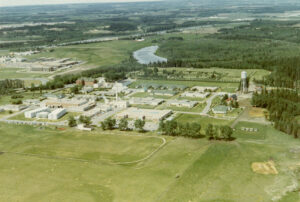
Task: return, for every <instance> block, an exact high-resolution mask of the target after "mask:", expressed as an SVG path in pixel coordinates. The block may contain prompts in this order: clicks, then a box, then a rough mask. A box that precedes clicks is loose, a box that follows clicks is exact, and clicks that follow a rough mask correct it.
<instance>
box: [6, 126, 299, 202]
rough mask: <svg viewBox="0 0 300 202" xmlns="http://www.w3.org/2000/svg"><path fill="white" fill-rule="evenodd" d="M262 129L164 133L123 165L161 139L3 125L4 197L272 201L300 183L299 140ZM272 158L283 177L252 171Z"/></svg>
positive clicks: (290, 197)
mask: <svg viewBox="0 0 300 202" xmlns="http://www.w3.org/2000/svg"><path fill="white" fill-rule="evenodd" d="M247 124H248V123H241V124H240V125H238V126H237V127H241V126H242V125H247ZM255 127H259V128H264V129H263V130H260V131H259V134H260V135H261V134H262V133H264V137H263V138H259V139H253V138H251V137H249V138H247V134H244V136H245V137H243V138H239V134H238V133H239V132H238V131H236V132H235V136H236V137H238V139H237V140H236V141H234V142H215V141H212V142H209V141H207V140H206V139H200V140H194V139H188V138H180V137H179V138H172V137H165V138H166V141H167V144H166V145H164V146H163V147H162V148H161V149H160V150H158V152H157V153H154V155H153V156H151V157H150V158H149V159H148V160H145V161H141V162H140V163H133V164H129V165H116V164H115V163H120V162H125V161H135V160H139V159H142V158H144V157H145V156H148V155H149V154H151V153H152V152H153V151H155V150H156V149H157V148H158V147H159V146H160V145H162V139H160V138H158V137H160V136H156V135H154V136H150V135H151V134H144V135H142V136H135V133H133V132H132V133H128V135H126V134H127V133H123V132H119V131H113V132H102V131H95V132H91V133H83V132H78V131H74V130H71V129H66V130H65V131H58V130H55V129H51V128H39V127H36V128H34V127H30V126H13V125H4V124H0V139H1V141H0V148H1V150H0V151H2V152H1V155H0V165H1V166H0V178H1V181H2V183H1V184H2V185H1V186H0V201H30V202H35V201H39V202H40V201H67V202H69V201H249V202H250V201H251V202H252V201H271V199H273V198H276V197H281V196H282V195H284V193H285V192H286V191H287V187H289V186H290V185H292V184H293V183H296V182H297V183H298V181H297V178H295V174H297V173H296V171H295V170H290V169H288V168H289V166H292V165H295V164H296V163H299V161H298V159H297V158H296V159H295V158H293V154H291V153H289V149H290V148H293V147H296V146H297V145H299V141H295V140H294V139H292V138H290V137H289V136H287V135H285V134H282V133H280V132H278V131H276V130H274V129H272V128H269V127H266V126H261V125H257V124H256V125H255ZM262 141H263V142H262ZM270 158H272V159H273V160H274V161H275V164H276V167H277V169H278V171H279V174H278V175H260V174H255V173H253V172H252V170H251V166H250V165H251V163H252V162H261V161H267V160H269V159H270ZM283 199H288V200H284V201H299V199H300V197H299V193H296V192H291V193H287V194H286V195H285V196H284V198H283Z"/></svg>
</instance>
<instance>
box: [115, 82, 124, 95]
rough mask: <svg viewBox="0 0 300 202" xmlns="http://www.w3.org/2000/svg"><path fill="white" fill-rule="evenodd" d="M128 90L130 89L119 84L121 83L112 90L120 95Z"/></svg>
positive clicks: (116, 84) (117, 83)
mask: <svg viewBox="0 0 300 202" xmlns="http://www.w3.org/2000/svg"><path fill="white" fill-rule="evenodd" d="M127 89H128V87H127V86H126V85H125V84H124V83H119V82H116V83H115V84H114V86H113V87H112V90H113V91H114V92H118V93H121V92H124V91H125V90H127Z"/></svg>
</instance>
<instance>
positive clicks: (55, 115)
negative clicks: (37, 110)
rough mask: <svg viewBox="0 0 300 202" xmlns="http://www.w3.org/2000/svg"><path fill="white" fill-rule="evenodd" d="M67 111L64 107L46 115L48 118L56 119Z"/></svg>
mask: <svg viewBox="0 0 300 202" xmlns="http://www.w3.org/2000/svg"><path fill="white" fill-rule="evenodd" d="M66 113H67V110H66V109H56V110H54V111H53V112H51V113H50V114H49V115H48V119H49V120H58V119H60V118H61V117H63V116H64V115H65V114H66Z"/></svg>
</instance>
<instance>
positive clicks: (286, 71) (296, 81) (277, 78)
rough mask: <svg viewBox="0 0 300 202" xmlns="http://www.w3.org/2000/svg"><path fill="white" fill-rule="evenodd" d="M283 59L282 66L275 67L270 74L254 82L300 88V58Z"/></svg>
mask: <svg viewBox="0 0 300 202" xmlns="http://www.w3.org/2000/svg"><path fill="white" fill-rule="evenodd" d="M285 61H286V63H285V65H284V67H277V68H276V69H275V70H274V71H273V72H272V73H271V74H270V75H268V76H267V77H265V78H263V79H262V80H255V82H256V83H260V84H264V85H268V86H276V87H284V88H292V89H300V58H294V60H292V59H290V60H285ZM288 61H289V62H288ZM291 61H293V62H291Z"/></svg>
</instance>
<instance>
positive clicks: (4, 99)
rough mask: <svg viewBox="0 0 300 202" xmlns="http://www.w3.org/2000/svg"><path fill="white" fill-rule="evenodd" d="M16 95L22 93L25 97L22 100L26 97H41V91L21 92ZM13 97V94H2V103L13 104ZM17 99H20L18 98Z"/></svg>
mask: <svg viewBox="0 0 300 202" xmlns="http://www.w3.org/2000/svg"><path fill="white" fill-rule="evenodd" d="M16 95H22V96H24V98H20V100H26V99H38V98H39V97H40V93H39V92H38V93H32V92H25V93H20V94H16ZM12 100H13V99H11V95H4V96H0V105H6V104H11V102H12ZM16 100H19V98H18V99H16Z"/></svg>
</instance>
